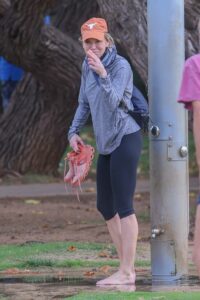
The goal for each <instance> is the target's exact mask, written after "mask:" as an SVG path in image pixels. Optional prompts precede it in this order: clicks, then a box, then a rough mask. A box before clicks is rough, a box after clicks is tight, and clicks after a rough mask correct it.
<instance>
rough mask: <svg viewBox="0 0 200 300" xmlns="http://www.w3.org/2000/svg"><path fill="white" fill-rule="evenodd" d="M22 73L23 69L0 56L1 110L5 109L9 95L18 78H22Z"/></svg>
mask: <svg viewBox="0 0 200 300" xmlns="http://www.w3.org/2000/svg"><path fill="white" fill-rule="evenodd" d="M22 75H23V70H22V69H21V68H19V67H17V66H15V65H13V64H11V63H9V62H8V61H7V60H6V59H5V58H3V57H0V81H1V99H2V108H3V111H5V110H6V109H7V107H8V105H9V102H10V98H11V95H12V93H13V91H14V90H15V88H16V85H17V84H18V82H19V80H20V79H21V78H22Z"/></svg>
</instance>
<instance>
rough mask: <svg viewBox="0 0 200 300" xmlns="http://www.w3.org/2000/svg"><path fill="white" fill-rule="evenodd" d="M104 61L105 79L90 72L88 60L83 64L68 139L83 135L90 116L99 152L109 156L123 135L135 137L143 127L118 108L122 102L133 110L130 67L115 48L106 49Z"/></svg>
mask: <svg viewBox="0 0 200 300" xmlns="http://www.w3.org/2000/svg"><path fill="white" fill-rule="evenodd" d="M101 61H102V63H103V65H104V67H105V69H106V71H107V77H105V78H102V77H100V76H98V75H97V73H95V72H94V71H92V70H91V69H90V68H89V65H88V62H87V58H85V60H84V62H83V65H82V77H81V87H80V92H79V98H78V102H79V105H78V108H77V110H76V113H75V116H74V119H73V122H72V125H71V126H70V129H69V132H68V139H69V140H70V139H71V137H72V136H73V135H74V134H78V133H79V132H80V129H81V128H82V127H83V126H84V124H85V123H86V121H87V119H88V117H89V115H90V113H91V117H92V123H93V129H94V135H95V139H96V146H97V151H98V152H99V153H100V154H104V155H106V154H110V153H111V152H113V151H114V150H115V149H116V148H117V147H118V146H119V145H120V143H121V140H122V138H123V136H124V135H127V134H130V133H134V132H136V131H138V130H139V129H140V127H139V126H138V125H137V123H136V122H135V120H134V119H133V118H132V117H131V116H130V115H129V114H127V113H126V112H125V111H124V110H123V109H122V108H120V107H119V104H120V102H121V100H122V99H123V101H124V102H125V103H126V105H127V107H128V108H129V109H132V110H133V106H132V103H131V100H130V99H131V96H132V89H133V74H132V70H131V67H130V65H129V63H128V62H127V60H126V59H125V58H123V57H121V56H120V55H118V54H117V52H116V48H115V46H113V47H110V48H107V50H106V52H105V54H104V56H103V58H102V60H101ZM133 147H134V145H133Z"/></svg>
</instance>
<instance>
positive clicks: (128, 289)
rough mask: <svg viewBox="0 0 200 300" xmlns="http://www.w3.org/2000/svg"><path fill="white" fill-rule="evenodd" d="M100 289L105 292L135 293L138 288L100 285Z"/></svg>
mask: <svg viewBox="0 0 200 300" xmlns="http://www.w3.org/2000/svg"><path fill="white" fill-rule="evenodd" d="M97 286H98V288H99V289H103V290H104V291H108V292H109V291H112V292H113V291H120V292H135V291H136V286H135V284H118V285H117V284H115V285H114V284H109V285H108V284H105V285H103V284H98V285H97Z"/></svg>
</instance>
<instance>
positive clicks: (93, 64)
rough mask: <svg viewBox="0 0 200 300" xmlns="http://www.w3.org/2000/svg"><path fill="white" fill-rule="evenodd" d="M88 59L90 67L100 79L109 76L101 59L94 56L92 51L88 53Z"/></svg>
mask: <svg viewBox="0 0 200 300" xmlns="http://www.w3.org/2000/svg"><path fill="white" fill-rule="evenodd" d="M87 57H88V64H89V67H90V68H91V69H92V70H93V71H95V72H96V73H97V74H98V75H99V76H100V77H106V76H107V72H106V69H105V68H104V65H103V64H102V62H101V60H100V59H99V57H98V56H97V55H96V54H94V52H92V50H88V51H87Z"/></svg>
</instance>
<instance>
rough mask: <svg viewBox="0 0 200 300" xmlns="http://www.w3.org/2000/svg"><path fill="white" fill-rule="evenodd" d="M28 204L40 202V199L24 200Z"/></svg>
mask: <svg viewBox="0 0 200 300" xmlns="http://www.w3.org/2000/svg"><path fill="white" fill-rule="evenodd" d="M24 202H25V203H26V204H34V205H36V204H39V203H40V200H35V199H27V200H25V201H24Z"/></svg>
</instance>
